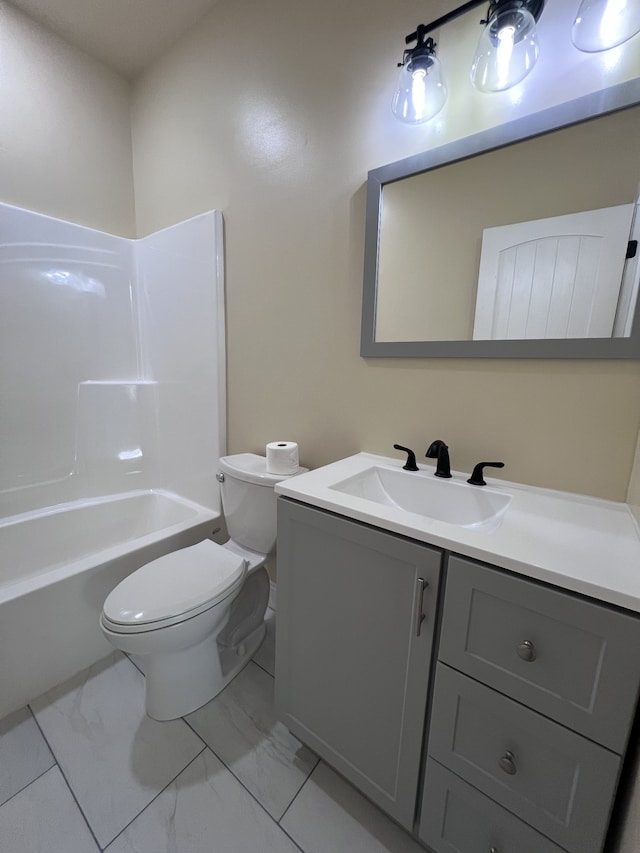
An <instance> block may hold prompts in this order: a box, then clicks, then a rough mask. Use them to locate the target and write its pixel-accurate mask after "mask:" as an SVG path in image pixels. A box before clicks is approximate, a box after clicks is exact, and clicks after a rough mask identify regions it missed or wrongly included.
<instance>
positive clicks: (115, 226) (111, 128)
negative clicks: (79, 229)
mask: <svg viewBox="0 0 640 853" xmlns="http://www.w3.org/2000/svg"><path fill="white" fill-rule="evenodd" d="M0 188H1V189H0V201H2V202H6V203H7V204H13V205H16V206H17V207H24V208H27V209H28V210H34V211H37V212H39V213H46V214H48V215H50V216H56V217H60V218H62V219H67V220H69V221H71V222H77V223H79V224H81V225H88V226H92V227H95V228H99V229H101V230H103V231H110V232H112V233H115V234H121V235H123V236H133V233H134V227H135V226H134V219H135V215H134V203H133V188H132V165H131V130H130V124H129V85H128V83H127V82H126V81H125V80H124V79H123V78H121V77H119V76H118V75H117V74H115V73H113V72H112V71H110V70H108V69H107V68H106V66H104V65H102V64H101V63H99V62H97V61H96V60H94V59H91V58H90V57H89V56H87V54H85V53H83V52H82V51H80V50H78V49H77V48H74V47H70V46H69V45H68V44H66V43H65V42H63V41H62V40H61V39H59V38H58V37H57V36H54V35H52V34H51V33H49V32H47V31H46V30H44V29H43V28H42V27H40V26H38V25H37V24H35V23H34V22H33V21H31V19H30V18H28V17H26V16H25V15H23V14H22V13H20V12H18V11H16V10H15V9H14V8H13V7H12V6H10V5H9V4H8V3H6V2H4V0H0Z"/></svg>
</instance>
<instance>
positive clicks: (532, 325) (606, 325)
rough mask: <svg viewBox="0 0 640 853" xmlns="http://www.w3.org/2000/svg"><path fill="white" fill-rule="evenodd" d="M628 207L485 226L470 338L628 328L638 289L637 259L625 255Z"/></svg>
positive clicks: (615, 332)
mask: <svg viewBox="0 0 640 853" xmlns="http://www.w3.org/2000/svg"><path fill="white" fill-rule="evenodd" d="M635 209H636V205H635V204H625V205H618V206H616V207H607V208H601V209H599V210H588V211H583V212H581V213H573V214H568V215H565V216H554V217H549V218H546V219H538V220H534V221H531V222H518V223H515V224H513V225H503V226H499V227H497V228H486V229H485V230H484V232H483V237H482V254H481V258H480V271H479V275H478V292H477V297H476V312H475V322H474V328H473V338H474V340H513V339H516V340H518V339H529V338H532V339H543V338H588V337H593V338H609V337H614V336H621V335H624V334H628V332H626V330H627V327H628V325H629V323H630V316H631V315H632V314H633V309H634V308H635V304H636V296H637V288H638V275H637V272H638V259H637V257H633V258H627V254H628V251H627V250H628V246H629V241H630V240H631V239H632V237H633V236H634V235H633V234H632V229H633V222H634V210H635ZM636 219H640V217H636ZM638 224H640V223H638Z"/></svg>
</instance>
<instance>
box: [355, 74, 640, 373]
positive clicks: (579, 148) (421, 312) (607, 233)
mask: <svg viewBox="0 0 640 853" xmlns="http://www.w3.org/2000/svg"><path fill="white" fill-rule="evenodd" d="M639 138H640V80H638V79H636V80H632V81H630V82H628V83H622V84H620V85H618V86H614V87H612V88H610V89H607V90H605V91H604V92H599V93H595V94H593V95H587V96H585V97H582V98H579V99H577V100H575V101H572V102H570V103H568V104H562V105H560V106H558V107H553V108H551V109H548V110H544V111H543V112H540V113H536V114H534V115H532V116H528V117H526V118H524V119H519V120H517V121H514V122H510V123H508V124H504V125H501V126H499V127H497V128H493V129H491V130H488V131H484V132H483V133H479V134H476V135H474V136H470V137H466V138H464V139H461V140H457V141H455V142H453V143H450V144H448V145H443V146H441V147H440V148H436V149H432V150H431V151H427V152H425V153H423V154H418V155H416V156H414V157H409V158H407V159H405V160H400V161H398V162H396V163H392V164H389V165H387V166H383V167H381V168H379V169H375V170H373V171H371V172H370V173H369V178H368V184H367V222H366V239H365V270H364V273H365V275H364V290H363V311H362V341H361V355H363V356H381V357H397V356H407V357H429V356H431V357H464V358H468V357H485V358H497V357H508V358H640V322H636V318H637V317H638V315H639V314H640V307H639V306H640V299H636V291H637V289H638V280H639V278H640V259H639V258H638V254H639V252H636V255H635V257H629V258H627V255H632V254H633V242H630V241H633V239H637V237H638V231H640V210H639V208H638V193H639V184H640V148H639V146H638V144H637V140H638V139H639ZM603 247H604V248H603ZM606 264H610V266H606Z"/></svg>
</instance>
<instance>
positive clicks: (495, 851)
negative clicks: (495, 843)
mask: <svg viewBox="0 0 640 853" xmlns="http://www.w3.org/2000/svg"><path fill="white" fill-rule="evenodd" d="M489 853H500V851H499V850H498V848H497V847H490V848H489Z"/></svg>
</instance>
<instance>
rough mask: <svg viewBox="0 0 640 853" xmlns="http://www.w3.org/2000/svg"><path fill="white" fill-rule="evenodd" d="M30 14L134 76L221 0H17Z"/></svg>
mask: <svg viewBox="0 0 640 853" xmlns="http://www.w3.org/2000/svg"><path fill="white" fill-rule="evenodd" d="M11 3H12V4H13V5H14V6H15V7H16V8H17V9H20V10H21V11H22V12H24V13H25V14H27V15H28V16H29V17H30V18H32V19H33V20H35V21H38V22H39V23H41V24H43V25H44V26H46V27H47V28H48V29H50V30H53V32H55V33H57V34H58V35H59V36H61V37H62V38H63V39H65V40H66V41H68V42H70V43H71V44H74V45H76V46H77V47H79V48H81V49H82V50H84V51H86V52H87V53H89V54H91V56H94V57H96V58H97V59H101V60H102V61H103V62H105V63H106V64H107V65H109V66H110V67H111V68H113V69H114V70H115V71H117V72H118V73H120V74H122V75H123V76H125V77H127V78H128V79H131V78H133V77H135V76H136V74H138V73H139V72H140V71H142V69H143V68H145V67H146V66H147V65H149V64H150V63H151V62H153V60H154V59H156V58H157V57H158V56H159V55H160V54H161V53H162V51H163V50H166V48H168V47H169V46H170V45H171V44H172V43H173V42H175V41H176V40H177V39H178V38H180V36H181V35H183V33H185V32H187V30H189V29H190V28H191V27H192V26H193V25H194V24H195V23H196V22H197V21H198V20H199V19H200V18H201V17H202V16H203V15H204V14H205V13H206V12H207V11H208V10H209V9H210V8H211V7H212V6H214V5H215V3H216V0H11Z"/></svg>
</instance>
